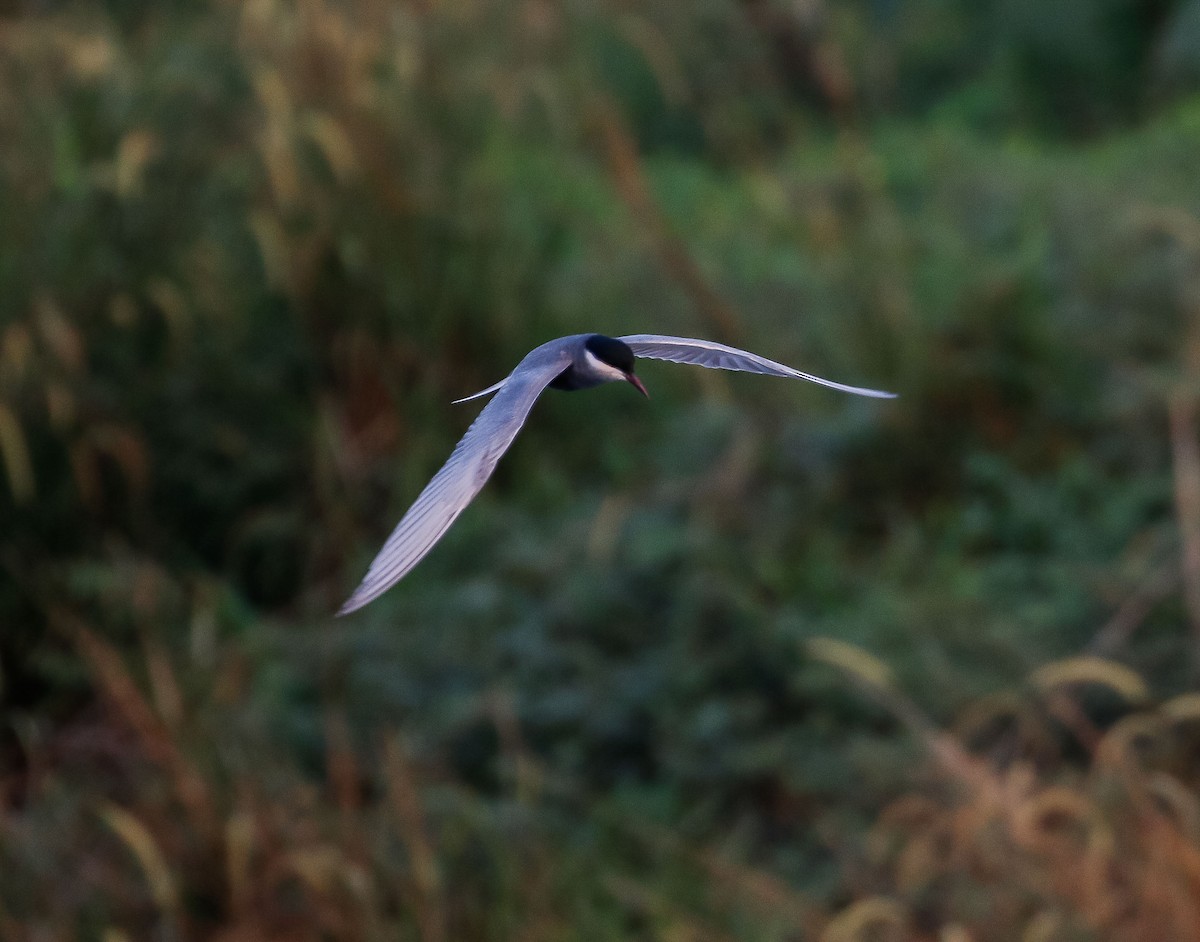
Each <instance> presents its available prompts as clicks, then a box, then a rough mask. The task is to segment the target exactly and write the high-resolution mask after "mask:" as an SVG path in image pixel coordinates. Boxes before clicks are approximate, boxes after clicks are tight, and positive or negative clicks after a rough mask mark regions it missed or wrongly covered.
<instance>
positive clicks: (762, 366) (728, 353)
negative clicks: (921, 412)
mask: <svg viewBox="0 0 1200 942" xmlns="http://www.w3.org/2000/svg"><path fill="white" fill-rule="evenodd" d="M618 339H619V340H621V341H622V342H623V343H625V344H628V346H629V348H630V349H631V350H632V351H633V355H634V356H635V357H644V358H646V359H649V360H668V361H670V362H671V363H690V364H692V365H693V366H703V367H706V368H707V369H710V370H736V371H739V372H744V373H763V374H765V375H767V376H784V377H787V378H788V379H803V380H807V381H808V382H810V383H817V384H819V385H821V386H828V387H829V388H830V389H837V390H840V391H841V392H845V393H853V394H854V395H856V396H873V397H875V398H877V399H894V398H895V396H896V394H895V393H890V392H884V391H883V390H880V389H865V388H863V387H861V386H847V385H846V384H845V383H835V382H834V381H833V380H831V379H822V378H821V377H820V376H814V375H813V374H812V373H803V372H801V371H800V370H796V369H793V368H792V367H790V366H785V365H784V364H782V363H776V362H775V361H774V360H768V359H767V358H766V357H761V356H759V355H758V354H757V353H750V352H749V351H748V350H739V349H738V348H737V347H729V346H726V345H725V344H723V343H716V342H715V341H712V340H694V339H692V338H690V337H666V336H660V335H658V334H631V335H629V336H628V337H620V338H618Z"/></svg>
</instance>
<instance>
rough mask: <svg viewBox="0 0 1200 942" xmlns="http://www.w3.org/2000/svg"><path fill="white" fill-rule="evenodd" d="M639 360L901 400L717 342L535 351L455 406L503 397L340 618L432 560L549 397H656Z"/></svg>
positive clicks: (577, 342)
mask: <svg viewBox="0 0 1200 942" xmlns="http://www.w3.org/2000/svg"><path fill="white" fill-rule="evenodd" d="M634 357H645V358H646V359H650V360H669V361H671V362H672V363H691V364H693V365H695V366H704V367H708V368H709V369H714V370H741V371H744V372H747V373H765V374H766V375H768V376H786V377H788V378H790V379H805V380H808V381H809V382H810V383H820V384H821V385H822V386H828V387H830V388H831V389H838V390H841V391H842V392H847V393H854V394H855V395H857V396H875V397H878V398H883V399H891V398H893V397H894V396H895V393H889V392H881V391H879V390H877V389H862V388H860V387H858V386H846V385H843V384H842V383H835V382H833V381H832V380H828V379H822V378H821V377H819V376H813V375H812V374H810V373H802V372H800V371H799V370H794V369H792V368H791V367H790V366H784V365H783V364H782V363H776V362H775V361H774V360H768V359H767V358H766V357H760V356H758V355H757V354H754V353H749V352H747V351H745V350H738V349H737V348H736V347H727V346H725V344H721V343H714V342H713V341H711V340H693V339H691V338H689V337H662V336H658V335H656V334H632V335H630V336H628V337H617V338H613V337H605V336H603V335H601V334H573V335H572V336H570V337H560V338H558V339H557V340H551V341H550V342H549V343H544V344H542V345H541V346H540V347H536V348H534V349H533V350H531V351H530V352H529V353H528V354H527V355H526V356H525V359H523V360H522V361H521V362H520V363H518V364H517V368H516V369H515V370H513V371H512V372H511V373H509V374H508V376H506V377H505V378H504V379H502V380H500V382H498V383H496V384H495V385H494V386H489V387H488V388H487V389H484V390H481V391H480V392H477V393H475V394H474V395H472V396H467V397H465V398H463V399H457V400H455V401H456V402H468V401H470V400H472V399H478V398H480V397H482V396H488V395H491V394H492V393H495V397H494V398H493V399H492V401H491V402H489V403H488V404H487V405H486V406H484V409H483V411H482V412H480V413H479V416H478V417H477V418H476V419H475V421H474V422H473V423H472V424H471V427H470V428H469V429H467V433H466V434H465V435H464V436H463V437H462V439H461V440H460V441H459V443H458V445H456V446H455V448H454V452H453V453H452V454H451V455H450V457H449V459H447V461H446V463H445V464H444V465H442V469H441V470H440V471H438V473H437V474H435V475H434V476H433V480H431V481H430V482H429V483H428V484H427V485H426V486H425V490H423V491H421V494H420V496H419V497H417V500H416V502H415V503H414V504H413V505H412V506H411V507H410V508H409V509H408V513H406V514H405V515H404V517H403V519H401V521H400V523H399V524H397V525H396V529H395V530H393V531H392V535H391V536H389V537H388V539H387V542H386V543H384V544H383V549H381V550H380V551H379V554H378V555H377V556H376V557H375V559H374V561H373V562H372V563H371V565H370V568H369V569H368V570H367V575H366V577H365V578H364V579H363V581H362V584H361V585H359V587H358V588H357V589H355V590H354V594H353V595H351V596H350V598H348V599H347V600H346V603H345V604H344V605H343V606H342V607H341V609H339V611H338V614H339V615H346V614H349V613H350V612H353V611H355V610H356V609H359V608H362V607H363V606H364V605H366V604H367V603H368V602H370V601H372V600H373V599H376V598H378V597H379V596H380V595H382V594H383V593H384V592H386V591H387V590H388V589H390V588H391V587H392V586H394V585H395V584H396V583H397V582H399V581H400V580H401V579H402V578H404V576H405V575H407V574H408V572H409V570H411V569H412V568H413V567H414V566H415V565H416V564H417V563H419V562H420V561H421V560H422V559H423V558H424V557H425V554H426V553H428V552H429V551H430V550H431V549H432V548H433V545H434V544H435V543H437V541H438V540H440V539H441V538H442V534H444V533H445V532H446V531H447V530H448V529H449V528H450V524H452V523H453V522H454V521H455V520H456V519H457V517H458V515H459V514H460V513H462V512H463V510H464V509H465V508H466V506H467V504H469V503H470V502H471V501H472V500H473V499H474V497H475V495H476V494H478V493H479V490H480V488H482V487H483V485H484V483H485V482H486V481H487V479H488V478H489V477H491V475H492V471H493V470H495V467H496V462H498V461H499V460H500V456H501V455H503V454H504V452H505V451H507V450H508V446H509V445H511V444H512V441H513V439H514V438H516V437H517V432H519V431H520V430H521V426H522V425H524V424H525V419H526V418H527V417H528V415H529V410H530V409H532V408H533V404H534V402H536V401H537V397H538V396H540V395H541V394H542V390H543V389H546V388H547V387H549V388H550V389H565V390H576V389H590V388H591V387H593V386H600V385H601V384H603V383H613V382H626V383H630V384H632V385H633V387H634V388H635V389H637V391H638V392H640V393H641V394H642V395H643V396H648V395H649V394H648V393H647V392H646V387H645V386H643V385H642V381H641V380H640V379H638V377H637V376H635V375H634V372H633V361H634Z"/></svg>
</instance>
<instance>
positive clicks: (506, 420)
mask: <svg viewBox="0 0 1200 942" xmlns="http://www.w3.org/2000/svg"><path fill="white" fill-rule="evenodd" d="M566 365H567V361H566V360H565V359H564V358H563V357H562V356H548V357H544V358H542V360H541V361H540V362H537V363H533V364H526V363H522V365H521V366H519V367H518V368H517V369H516V370H515V371H514V372H513V374H512V375H511V376H509V377H508V379H506V380H505V381H504V382H503V384H502V385H500V388H499V391H497V393H496V395H495V397H494V398H493V399H492V401H491V402H489V403H488V404H487V405H486V406H485V407H484V409H483V411H482V412H480V413H479V416H478V417H477V418H476V419H475V421H474V422H473V423H472V424H471V427H470V428H469V429H467V433H466V434H465V435H464V436H463V437H462V439H461V440H460V441H459V443H458V444H457V445H456V446H455V448H454V452H453V453H452V454H451V455H450V457H449V459H447V461H446V463H445V464H444V465H442V469H441V470H440V471H438V473H437V474H435V475H434V476H433V480H432V481H430V482H429V483H428V484H427V485H426V486H425V490H423V491H421V494H420V496H419V497H417V499H416V502H415V503H414V504H413V505H412V506H411V507H410V508H409V509H408V513H406V514H405V515H404V517H403V519H401V521H400V522H399V523H398V524H397V525H396V529H395V530H393V531H392V535H391V536H389V537H388V539H387V542H386V543H384V544H383V549H381V550H380V551H379V555H377V556H376V557H375V559H374V561H373V562H372V563H371V566H370V568H369V569H368V570H367V575H366V577H365V578H364V579H363V581H362V584H361V585H360V586H359V587H358V588H357V589H355V590H354V594H353V595H351V596H350V598H348V599H347V600H346V603H345V604H344V605H343V606H342V607H341V608H340V609H339V610H338V614H339V615H346V614H348V613H350V612H353V611H354V610H355V609H359V608H362V607H363V606H364V605H366V604H367V603H368V602H370V601H371V600H372V599H375V598H378V597H379V596H380V595H382V594H383V593H384V592H386V591H387V590H388V589H390V588H391V587H392V586H394V585H395V584H396V583H397V582H399V581H400V580H401V579H402V578H403V577H404V576H405V574H407V573H408V571H409V570H410V569H412V568H413V567H414V566H415V565H416V564H417V563H419V562H420V561H421V560H422V559H423V558H424V557H425V554H426V553H428V552H429V551H430V550H431V549H432V548H433V545H434V544H435V543H436V542H437V541H438V540H439V539H441V537H442V534H443V533H445V532H446V531H447V530H448V529H449V528H450V524H452V523H453V522H454V521H455V519H456V518H457V517H458V515H459V514H460V513H462V512H463V509H464V508H465V507H466V506H467V504H469V503H471V501H472V500H473V499H474V497H475V495H476V494H478V493H479V490H480V488H482V487H483V485H484V483H485V482H486V481H487V479H488V478H489V477H491V475H492V471H494V470H495V468H496V462H498V461H499V460H500V456H501V455H503V454H504V453H505V452H506V451H507V450H508V446H509V445H511V444H512V441H513V439H514V438H516V437H517V432H519V431H520V430H521V426H522V425H524V424H525V419H526V418H527V417H528V416H529V410H530V409H532V408H533V404H534V403H535V402H536V401H537V397H538V396H540V395H541V393H542V390H543V389H545V388H546V385H547V384H548V383H549V382H550V381H551V380H552V379H554V377H555V376H557V375H558V374H559V373H561V372H562V371H563V369H564V368H565V367H566Z"/></svg>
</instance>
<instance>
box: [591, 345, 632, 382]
mask: <svg viewBox="0 0 1200 942" xmlns="http://www.w3.org/2000/svg"><path fill="white" fill-rule="evenodd" d="M583 357H584V359H585V360H587V365H588V367H589V368H590V369H593V370H595V371H596V372H597V373H599V374H601V375H602V376H607V377H609V378H610V379H614V380H617V379H624V378H625V374H624V373H622V372H621V371H620V370H619V369H617V368H616V367H615V366H613V365H611V364H609V363H605V362H604V361H603V360H601V359H600V358H599V357H598V356H596V355H595V354H594V353H592V351H591V350H584V351H583Z"/></svg>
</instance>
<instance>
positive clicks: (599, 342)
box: [583, 334, 633, 373]
mask: <svg viewBox="0 0 1200 942" xmlns="http://www.w3.org/2000/svg"><path fill="white" fill-rule="evenodd" d="M583 345H584V347H586V348H587V349H588V350H589V351H590V352H591V354H592V356H594V357H595V358H596V359H597V360H603V361H604V362H605V363H607V364H608V365H609V366H615V367H616V368H617V369H618V370H620V371H621V372H622V373H632V372H633V351H632V350H630V349H629V347H628V345H626V344H624V343H622V342H621V341H620V340H617V339H615V338H613V337H605V336H604V335H603V334H592V335H591V336H590V337H588V339H587V340H585V341H584V344H583Z"/></svg>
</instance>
